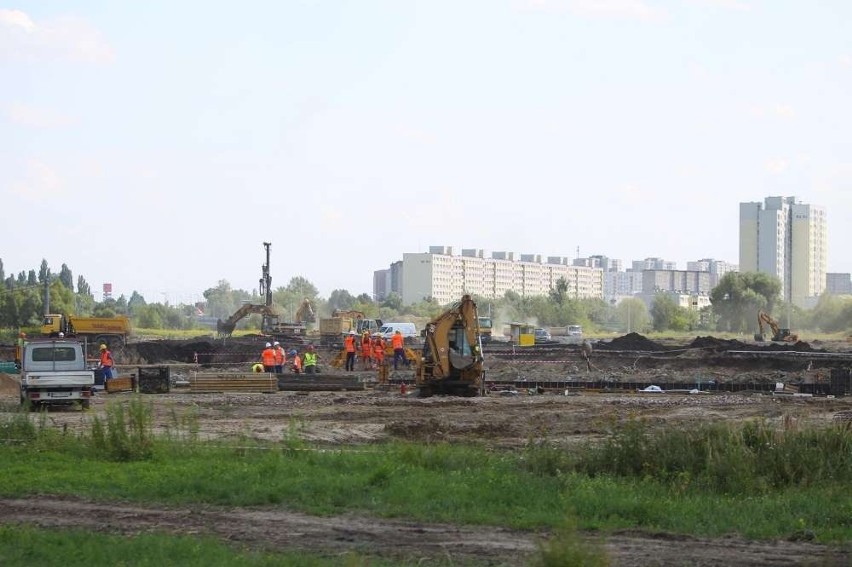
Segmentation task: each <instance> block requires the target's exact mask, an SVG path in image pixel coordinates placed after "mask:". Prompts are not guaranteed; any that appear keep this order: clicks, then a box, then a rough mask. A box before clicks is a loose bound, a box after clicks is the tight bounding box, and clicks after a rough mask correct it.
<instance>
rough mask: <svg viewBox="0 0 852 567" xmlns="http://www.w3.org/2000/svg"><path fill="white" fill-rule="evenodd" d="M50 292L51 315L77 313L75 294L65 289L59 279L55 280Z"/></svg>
mask: <svg viewBox="0 0 852 567" xmlns="http://www.w3.org/2000/svg"><path fill="white" fill-rule="evenodd" d="M49 290H50V312H51V313H64V314H66V315H68V314H75V313H76V309H75V308H76V298H75V297H74V292H73V291H72V290H71V289H70V288H67V287H65V285H64V284H63V283H62V282H61V281H59V280H58V279H56V280H53V282H52V283H51V284H50V287H49Z"/></svg>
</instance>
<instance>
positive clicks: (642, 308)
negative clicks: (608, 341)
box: [615, 297, 651, 333]
mask: <svg viewBox="0 0 852 567" xmlns="http://www.w3.org/2000/svg"><path fill="white" fill-rule="evenodd" d="M615 310H616V313H617V317H618V321H619V324H620V327H621V329H623V330H624V331H625V332H634V331H635V332H637V333H641V332H644V331H646V330H647V329H648V328H649V327H650V326H651V316H650V314H649V313H648V307H647V306H646V305H645V302H644V301H642V300H641V299H637V298H635V297H626V298H624V299H622V300H621V301H620V302H619V303H618V305H616V306H615Z"/></svg>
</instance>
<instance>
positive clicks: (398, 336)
mask: <svg viewBox="0 0 852 567" xmlns="http://www.w3.org/2000/svg"><path fill="white" fill-rule="evenodd" d="M404 342H405V340H404V339H403V338H402V332H400V331H399V330H397V332H395V333H394V334H393V337H391V346H392V347H393V369H394V370H396V365H397V362H402V363H403V364H405V366H406V367H407V366H408V359H407V358H405V348H404V347H403V346H402V345H403V343H404Z"/></svg>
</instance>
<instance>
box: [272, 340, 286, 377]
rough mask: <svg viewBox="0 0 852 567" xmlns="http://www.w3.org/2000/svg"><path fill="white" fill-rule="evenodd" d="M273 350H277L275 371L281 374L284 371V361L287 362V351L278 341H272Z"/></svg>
mask: <svg viewBox="0 0 852 567" xmlns="http://www.w3.org/2000/svg"><path fill="white" fill-rule="evenodd" d="M272 350H273V351H275V373H276V374H281V373H282V372H284V363H286V362H287V353H285V352H284V347H282V346H281V343H279V342H278V341H275V342H274V343H272Z"/></svg>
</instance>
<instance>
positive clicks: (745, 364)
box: [0, 336, 852, 566]
mask: <svg viewBox="0 0 852 567" xmlns="http://www.w3.org/2000/svg"><path fill="white" fill-rule="evenodd" d="M642 338H644V337H642ZM699 339H700V338H699ZM697 341H698V339H696V341H693V343H691V344H690V345H660V344H656V343H655V344H653V345H644V347H643V348H644V350H643V349H635V348H614V347H613V346H610V344H611V343H610V344H608V345H603V344H598V345H596V347H595V351H594V355H593V357H592V362H593V369H592V370H591V371H589V370H588V369H587V368H586V366H585V362H584V361H583V360H582V358H581V356H580V354H579V350H578V349H577V348H576V347H575V346H568V345H559V344H555V345H542V346H541V347H536V348H535V349H531V350H526V351H523V352H521V351H518V350H515V351H513V350H512V349H511V348H510V347H506V346H504V345H498V346H497V347H495V348H493V349H491V350H490V355H491V356H488V355H489V351H487V352H486V355H487V356H488V357H487V359H486V376H488V377H490V378H491V379H494V380H498V381H501V385H500V387H499V389H500V390H507V391H496V390H495V391H492V392H491V393H490V394H489V395H487V396H484V397H477V398H456V397H432V398H425V399H421V398H417V397H415V396H414V395H412V390H411V389H408V391H407V392H406V393H402V391H401V388H400V386H399V385H396V384H394V385H392V386H390V387H387V388H384V389H382V388H373V387H370V388H368V389H366V390H364V391H357V392H286V391H282V392H278V393H277V394H249V393H227V394H225V393H219V394H190V393H181V392H179V391H178V390H175V389H173V391H172V393H169V394H160V395H146V396H144V399H145V401H146V402H150V403H151V405H152V409H153V411H154V415H155V420H154V421H155V427H156V428H157V429H159V430H165V428H166V427H169V426H170V425H172V423H171V422H172V419H173V415H174V414H175V413H177V414H179V415H180V414H187V413H189V412H191V413H192V414H193V415H195V416H196V419H197V422H198V426H199V433H200V435H201V436H202V437H203V438H206V439H246V438H254V439H263V440H271V441H278V440H281V439H283V438H285V437H286V436H288V435H293V434H295V435H298V436H299V437H300V438H302V439H304V440H305V441H307V442H309V443H310V444H312V445H315V446H318V447H352V446H359V445H363V444H368V443H376V442H381V441H385V440H390V439H405V440H409V441H413V442H430V441H449V442H465V443H479V444H483V445H486V446H489V447H494V448H518V447H521V446H523V445H525V444H526V443H528V442H529V441H530V440H547V441H549V442H552V443H559V444H563V445H565V446H570V445H572V444H575V443H579V442H582V441H588V440H595V439H598V438H601V437H603V436H605V435H607V433H608V432H609V431H611V429H612V428H613V427H614V426H615V425H616V424H618V423H621V422H624V421H626V420H635V419H640V420H644V421H645V422H646V423H648V424H649V425H651V426H652V427H656V428H670V427H677V426H680V425H686V424H695V423H704V422H708V421H711V420H712V421H714V422H718V421H731V422H739V421H742V420H746V419H754V418H759V419H765V420H767V422H768V423H771V424H775V425H776V426H778V427H796V426H799V425H800V426H805V425H815V426H828V425H830V424H832V423H837V422H839V421H844V420H845V419H847V416H850V415H852V397H826V396H814V397H809V396H801V395H792V394H790V393H787V394H783V395H781V394H778V395H773V394H771V393H755V392H750V393H736V394H732V393H695V394H689V393H687V392H689V389H690V388H692V387H694V385H695V384H696V382H697V383H704V384H707V383H708V382H709V381H710V380H713V381H718V382H720V383H723V382H728V381H748V382H771V383H775V382H779V381H780V382H782V383H786V384H802V383H807V382H814V381H824V380H827V379H828V375H829V374H830V371H831V368H837V367H843V366H844V365H845V366H846V367H848V366H850V365H852V362H850V361H845V360H844V359H843V358H842V356H841V358H838V359H832V357H831V356H830V355H829V356H828V358H826V357H823V356H822V354H821V353H822V352H826V353H831V352H839V351H841V350H843V349H841V348H838V349H836V350H828V349H826V348H824V347H823V346H822V345H821V346H819V347H817V348H814V345H800V346H799V347H798V350H794V351H793V352H796V353H799V354H795V355H786V354H785V355H782V356H780V357H779V358H771V357H769V358H766V357H765V356H763V355H758V356H757V357H756V358H753V357H746V358H745V359H743V358H739V355H732V354H730V353H732V352H735V351H737V352H738V351H740V350H745V349H754V348H755V346H754V345H748V344H742V345H739V344H733V345H732V344H730V343H722V344H721V346H720V341H717V340H715V339H712V340H710V339H708V338H705V339H703V340H702V341H700V342H704V343H708V341H709V343H708V344H705V345H701V344H699V343H697ZM256 342H257V341H256V340H251V339H248V340H246V342H245V343H237V342H232V343H231V344H230V345H229V346H228V349H229V350H227V351H224V352H223V351H221V350H217V345H216V344H215V342H202V341H196V344H194V345H187V344H182V345H177V344H176V345H164V344H160V345H154V346H136V347H133V346H132V345H131V346H128V347H125V350H119V354H118V355H117V359H118V360H119V363H120V364H121V363H122V362H124V363H125V365H124V370H125V371H129V369H131V368H132V367H133V365H136V364H139V365H141V364H152V363H153V364H156V363H160V364H174V366H173V368H172V372H173V375H175V376H177V377H178V378H182V377H183V376H185V375H187V374H189V373H191V372H195V371H211V370H221V369H223V368H224V369H229V370H231V369H242V368H243V367H244V366H245V365H247V364H248V363H249V362H250V361H251V360H252V357H253V356H254V355H255V354H256V353H255V351H256ZM622 342H625V343H628V345H629V346H631V347H635V346H636V345H637V344H638V342H641V341H640V340H639V339H637V338H636V337H630V336H628V337H627V339H626V340H625V341H622ZM613 343H615V347H619V346H621V345H619V343H618V342H617V341H613ZM770 348H776V347H770ZM146 349H147V350H146ZM158 349H159V352H160V354H156V355H155V354H153V353H154V352H155V351H157V350H158ZM180 349H183V350H180ZM808 349H810V350H808ZM117 350H118V349H117ZM786 352H789V350H787V351H786ZM809 352H810V353H816V354H813V355H808V354H807V353H809ZM163 353H165V355H163ZM199 353H200V354H201V355H202V356H207V357H209V358H207V359H205V360H203V361H200V362H199V364H198V366H195V365H194V364H187V363H188V362H190V361H188V360H186V358H187V357H193V358H194V357H195V356H196V354H199ZM333 354H334V353H325V355H323V353H321V362H322V360H323V356H325V357H326V360H329V359H330V358H331V357H332V355H333ZM161 356H165V357H164V358H160V357H161ZM788 356H792V357H791V358H790V357H788ZM811 356H812V358H811ZM122 357H123V358H122ZM133 357H136V358H135V359H134V358H133ZM240 357H244V358H246V359H247V360H246V359H239V358H240ZM785 357H788V358H785ZM225 359H227V360H225ZM236 359H239V360H236ZM176 363H180V364H176ZM119 370H120V372H121V371H122V368H121V367H120V368H119ZM328 371H329V372H331V371H332V369H330V368H329V369H328ZM334 372H339V371H337V370H334ZM356 374H359V375H361V376H363V377H364V378H365V380H367V381H371V380H372V378H373V375H374V373H373V372H372V371H361V372H357V373H356ZM392 379H395V380H396V381H399V380H403V379H404V380H412V379H413V371H411V370H400V371H398V372H395V373H393V372H392ZM524 379H525V380H527V381H529V382H530V386H531V387H529V388H527V387H524V383H523V382H515V384H514V385H513V386H512V387H507V386H506V383H507V382H509V381H516V380H524ZM568 379H572V380H573V379H581V380H583V379H585V380H590V381H595V380H598V381H599V380H610V381H614V382H618V381H631V382H659V383H663V382H668V383H671V382H682V383H683V384H684V386H685V387H684V388H683V389H682V390H679V393H656V394H655V393H638V392H636V391H635V390H633V391H629V390H626V391H620V390H619V391H609V392H603V393H601V392H595V393H585V392H584V393H579V392H575V391H572V390H565V389H562V388H559V389H554V388H548V389H540V388H538V387H536V386H535V385H536V384H537V383H538V382H539V381H542V382H546V381H552V380H568ZM519 385H520V386H519ZM509 390H510V391H509ZM17 395H18V394H17V386H16V384H15V377H9V376H2V375H0V412H9V411H13V409H14V407H15V405H16V402H17ZM129 399H130V394H103V393H102V394H100V395H99V396H97V397H96V399H95V401H94V404H93V408H92V410H90V411H88V412H81V411H79V410H77V409H71V408H67V409H65V408H59V409H51V410H50V411H49V413H48V417H49V423H50V424H51V426H55V427H68V428H71V429H74V428H82V427H86V426H87V423H88V422H89V421H90V420H91V417H92V415H98V414H101V413H102V412H104V411H105V407H106V405H107V404H108V403H111V402H113V401H121V400H129ZM0 518H2V520H0V521H3V522H32V523H34V524H38V525H43V526H69V527H70V526H76V527H84V528H88V529H92V530H96V531H110V532H116V533H129V534H132V533H139V532H146V531H153V530H165V531H170V532H177V533H187V534H200V533H208V534H213V535H216V536H218V537H221V538H223V539H225V540H228V541H233V542H239V543H243V544H246V545H249V546H252V547H256V548H265V549H279V550H285V549H305V550H312V551H319V552H324V553H329V554H337V553H342V552H344V551H349V550H351V551H359V552H364V553H381V554H383V555H387V556H391V557H400V558H402V557H405V558H409V559H410V558H423V559H424V560H428V559H430V558H431V559H435V558H442V559H445V560H446V559H449V560H451V561H453V562H457V563H461V562H464V561H466V560H469V559H476V560H479V561H483V562H485V563H488V564H492V565H520V564H524V563H525V562H527V561H528V560H529V558H530V557H531V555H532V554H534V553H535V551H536V549H537V545H538V543H539V542H540V541H542V539H543V538H545V537H546V536H547V534H545V533H529V532H518V531H513V530H508V529H503V528H482V527H467V526H456V525H443V524H422V523H414V522H406V521H391V520H380V519H376V518H372V517H365V516H360V515H354V514H347V515H344V516H338V517H331V518H320V517H312V516H307V515H304V514H299V513H294V512H292V511H289V510H287V509H284V508H281V507H274V508H268V507H264V508H256V509H255V508H240V509H220V508H213V507H194V508H162V507H157V506H138V505H128V504H126V503H121V502H108V503H103V502H91V501H85V500H80V499H72V498H68V499H59V500H57V499H55V498H49V497H39V498H36V499H35V500H33V499H30V498H27V499H25V500H23V499H21V500H16V499H5V500H0ZM589 537H594V535H593V534H589ZM605 545H606V548H607V550H608V552H609V554H610V557H611V558H612V560H613V564H614V565H623V566H634V565H635V566H639V565H808V564H814V565H848V564H850V562H852V550H850V549H849V548H844V549H837V548H830V547H826V546H821V545H815V544H812V543H808V542H802V541H773V542H752V541H746V540H743V539H740V538H737V537H725V538H718V539H706V538H691V537H683V536H675V535H672V534H655V533H644V532H643V533H640V532H632V531H630V532H619V533H615V534H608V535H607V537H606V539H605Z"/></svg>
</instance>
